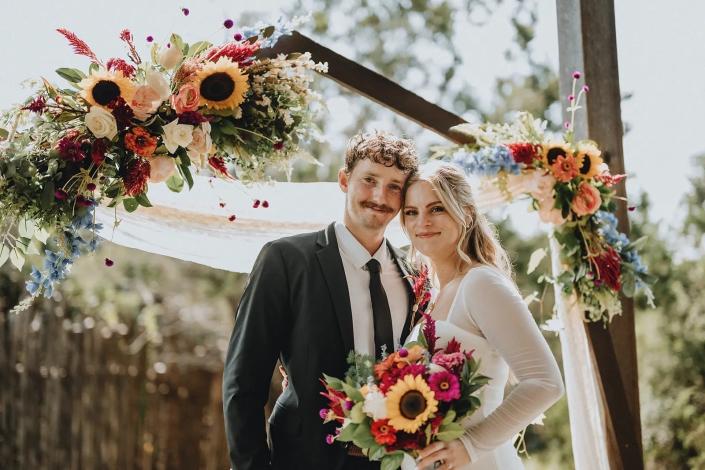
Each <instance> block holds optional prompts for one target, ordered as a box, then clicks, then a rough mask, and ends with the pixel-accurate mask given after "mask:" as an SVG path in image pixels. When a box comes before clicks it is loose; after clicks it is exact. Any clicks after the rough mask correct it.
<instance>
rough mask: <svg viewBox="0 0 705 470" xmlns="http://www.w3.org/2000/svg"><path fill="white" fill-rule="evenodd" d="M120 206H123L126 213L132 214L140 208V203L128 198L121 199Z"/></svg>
mask: <svg viewBox="0 0 705 470" xmlns="http://www.w3.org/2000/svg"><path fill="white" fill-rule="evenodd" d="M122 205H123V206H125V210H126V211H127V212H134V211H136V210H137V208H138V207H139V206H140V203H139V202H137V200H136V199H134V198H131V197H129V198H126V199H123V201H122Z"/></svg>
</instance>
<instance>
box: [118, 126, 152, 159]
mask: <svg viewBox="0 0 705 470" xmlns="http://www.w3.org/2000/svg"><path fill="white" fill-rule="evenodd" d="M125 148H127V150H129V151H131V152H135V153H136V154H137V155H140V156H142V157H150V156H152V154H153V153H154V151H155V150H156V149H157V138H156V137H154V136H152V134H150V133H149V132H147V130H146V129H145V128H144V127H135V128H132V129H130V132H128V133H127V134H125Z"/></svg>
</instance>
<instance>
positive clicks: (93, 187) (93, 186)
mask: <svg viewBox="0 0 705 470" xmlns="http://www.w3.org/2000/svg"><path fill="white" fill-rule="evenodd" d="M96 187H97V186H96V185H95V183H88V184H87V185H86V189H87V190H88V191H90V192H93V191H95V188H96Z"/></svg>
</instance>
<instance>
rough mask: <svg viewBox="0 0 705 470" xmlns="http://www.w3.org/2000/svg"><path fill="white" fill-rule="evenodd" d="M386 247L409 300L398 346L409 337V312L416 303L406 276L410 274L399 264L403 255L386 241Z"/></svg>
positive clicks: (402, 264)
mask: <svg viewBox="0 0 705 470" xmlns="http://www.w3.org/2000/svg"><path fill="white" fill-rule="evenodd" d="M387 247H388V248H389V252H390V253H391V254H392V258H394V263H395V264H396V265H397V269H399V273H400V274H401V277H402V278H403V281H404V286H405V287H406V293H407V297H408V298H409V302H408V307H407V312H406V320H404V328H403V329H402V332H401V338H399V344H402V345H403V344H404V340H405V339H406V338H407V337H408V336H409V334H410V333H411V310H412V309H413V308H414V303H415V301H416V298H415V297H414V291H413V289H412V286H411V283H412V282H413V281H411V280H410V279H409V278H408V276H409V275H410V274H411V273H408V272H406V269H405V267H404V263H402V262H401V260H403V259H404V254H403V253H402V252H401V251H399V250H398V249H397V248H395V247H393V246H392V244H391V243H389V242H388V241H387Z"/></svg>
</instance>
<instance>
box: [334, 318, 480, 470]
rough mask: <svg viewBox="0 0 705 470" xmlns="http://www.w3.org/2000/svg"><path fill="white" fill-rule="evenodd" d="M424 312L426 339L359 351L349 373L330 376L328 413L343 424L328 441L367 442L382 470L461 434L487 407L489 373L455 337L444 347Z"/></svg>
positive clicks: (389, 469) (421, 336) (364, 446)
mask: <svg viewBox="0 0 705 470" xmlns="http://www.w3.org/2000/svg"><path fill="white" fill-rule="evenodd" d="M422 315H423V318H424V324H423V327H422V329H421V332H420V334H419V338H418V340H416V341H413V342H410V343H407V344H406V345H405V346H404V347H402V348H401V349H399V350H398V351H395V352H393V353H391V354H389V355H387V356H386V357H385V358H384V359H383V360H381V361H379V362H375V361H374V359H373V358H372V357H370V356H366V355H360V354H357V353H355V352H351V353H350V356H349V357H348V362H349V363H350V368H349V369H348V371H347V373H346V374H345V378H344V379H338V378H334V377H329V376H326V375H324V379H323V380H322V382H323V385H324V387H325V392H322V394H323V395H324V396H325V397H326V398H327V399H328V408H324V409H322V410H321V412H320V413H321V418H322V419H323V420H324V422H325V423H329V422H334V423H336V424H337V427H336V429H335V434H329V435H328V436H327V438H326V441H327V442H328V443H329V444H332V443H334V442H335V441H339V442H348V443H352V444H354V445H356V446H358V447H360V448H361V449H362V451H363V453H364V454H365V455H366V456H367V457H368V458H369V459H370V460H381V466H382V470H394V469H396V468H399V467H400V466H401V463H402V461H403V460H404V457H405V455H407V456H408V457H412V458H414V457H416V455H417V451H418V450H419V449H422V448H424V447H426V446H427V445H429V444H430V443H432V442H434V441H451V440H453V439H456V438H458V437H459V436H461V435H462V434H463V432H464V429H463V426H462V425H461V421H462V420H463V419H464V418H466V417H467V416H469V415H471V414H472V413H473V412H474V411H475V410H476V409H478V408H479V406H480V400H479V398H478V397H477V396H476V395H475V394H476V393H477V392H478V390H480V388H481V387H482V386H484V385H485V384H486V383H487V382H488V381H489V378H488V377H485V376H483V375H480V374H479V372H478V369H479V362H478V361H476V360H475V359H474V358H473V355H472V351H470V352H467V351H462V350H461V348H460V344H459V343H458V342H457V341H455V339H452V340H451V341H450V342H449V343H448V345H447V346H446V347H445V348H436V340H437V339H438V338H437V337H436V336H435V322H434V320H433V319H432V318H431V317H430V315H428V314H425V313H424V314H422Z"/></svg>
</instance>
